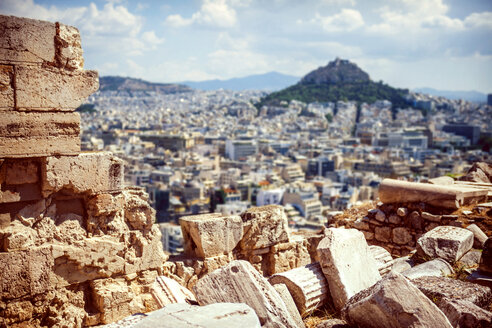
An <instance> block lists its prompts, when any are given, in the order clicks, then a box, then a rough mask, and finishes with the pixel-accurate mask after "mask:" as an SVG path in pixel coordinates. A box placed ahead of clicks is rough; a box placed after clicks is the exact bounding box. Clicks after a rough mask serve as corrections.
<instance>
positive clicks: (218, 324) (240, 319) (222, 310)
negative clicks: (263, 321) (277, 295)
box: [133, 303, 262, 328]
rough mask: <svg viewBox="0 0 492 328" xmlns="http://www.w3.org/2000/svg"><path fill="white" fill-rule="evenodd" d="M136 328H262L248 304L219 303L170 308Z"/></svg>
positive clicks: (180, 305) (150, 317)
mask: <svg viewBox="0 0 492 328" xmlns="http://www.w3.org/2000/svg"><path fill="white" fill-rule="evenodd" d="M133 327H134V328H155V327H159V328H176V327H180V328H230V327H252V328H260V327H262V326H261V325H260V321H259V320H258V317H257V316H256V314H255V311H254V310H253V309H252V308H251V307H249V306H248V305H246V304H242V303H239V304H236V303H215V304H209V305H206V306H193V305H189V304H170V305H168V306H166V307H164V308H162V309H160V310H157V311H154V312H151V313H148V314H147V316H146V317H145V318H143V319H142V320H140V321H138V322H137V323H135V325H134V326H133Z"/></svg>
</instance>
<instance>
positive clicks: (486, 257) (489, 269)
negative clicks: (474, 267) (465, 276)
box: [479, 237, 492, 275]
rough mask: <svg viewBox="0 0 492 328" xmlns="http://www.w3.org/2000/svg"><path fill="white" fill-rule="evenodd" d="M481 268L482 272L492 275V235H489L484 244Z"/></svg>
mask: <svg viewBox="0 0 492 328" xmlns="http://www.w3.org/2000/svg"><path fill="white" fill-rule="evenodd" d="M479 268H480V272H482V273H484V274H488V275H492V237H489V238H488V239H487V240H486V241H485V243H484V245H483V251H482V258H481V259H480V266H479Z"/></svg>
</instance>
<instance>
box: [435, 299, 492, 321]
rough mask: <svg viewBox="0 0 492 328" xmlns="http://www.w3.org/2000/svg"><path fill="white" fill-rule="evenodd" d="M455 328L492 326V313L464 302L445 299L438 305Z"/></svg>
mask: <svg viewBox="0 0 492 328" xmlns="http://www.w3.org/2000/svg"><path fill="white" fill-rule="evenodd" d="M438 306H439V308H440V309H441V311H442V312H443V313H444V314H445V315H446V317H448V319H449V321H450V322H451V324H452V325H453V327H459V328H486V327H491V326H492V313H491V312H490V311H486V310H484V309H482V308H480V307H478V306H476V305H475V304H473V303H471V302H467V301H463V300H454V299H449V298H443V299H441V300H440V301H439V303H438Z"/></svg>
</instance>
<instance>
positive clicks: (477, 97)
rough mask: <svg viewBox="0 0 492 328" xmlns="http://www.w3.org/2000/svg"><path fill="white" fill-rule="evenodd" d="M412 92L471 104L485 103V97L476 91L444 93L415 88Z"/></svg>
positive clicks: (443, 91)
mask: <svg viewBox="0 0 492 328" xmlns="http://www.w3.org/2000/svg"><path fill="white" fill-rule="evenodd" d="M413 91H414V92H418V93H424V94H428V95H431V96H438V97H444V98H448V99H464V100H468V101H473V102H487V95H486V94H485V93H481V92H478V91H446V90H436V89H432V88H417V89H413Z"/></svg>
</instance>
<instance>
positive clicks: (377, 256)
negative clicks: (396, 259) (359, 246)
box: [369, 245, 393, 276]
mask: <svg viewBox="0 0 492 328" xmlns="http://www.w3.org/2000/svg"><path fill="white" fill-rule="evenodd" d="M369 250H370V251H371V254H372V257H373V258H374V260H375V261H376V265H377V267H378V271H379V274H380V275H381V276H384V275H385V274H387V273H388V272H390V271H391V268H392V266H393V258H392V257H391V254H390V252H388V251H387V250H386V249H384V248H383V247H381V246H375V245H373V246H369Z"/></svg>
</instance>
